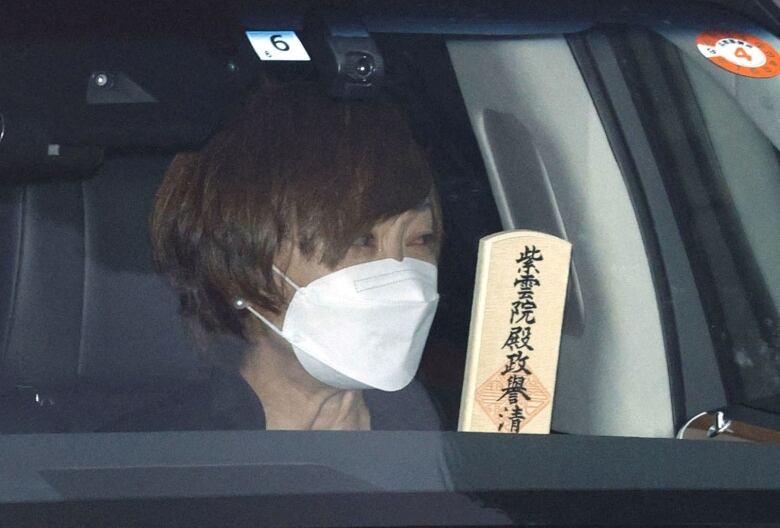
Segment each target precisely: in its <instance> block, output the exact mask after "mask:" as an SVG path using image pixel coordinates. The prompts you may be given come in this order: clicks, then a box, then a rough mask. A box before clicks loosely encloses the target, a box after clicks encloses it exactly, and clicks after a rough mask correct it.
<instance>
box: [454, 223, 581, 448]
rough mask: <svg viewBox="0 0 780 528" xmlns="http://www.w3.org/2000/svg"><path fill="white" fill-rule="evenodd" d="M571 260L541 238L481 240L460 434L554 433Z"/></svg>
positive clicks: (528, 234)
mask: <svg viewBox="0 0 780 528" xmlns="http://www.w3.org/2000/svg"><path fill="white" fill-rule="evenodd" d="M570 261H571V244H570V243H569V242H567V241H565V240H562V239H560V238H557V237H554V236H552V235H547V234H544V233H537V232H534V231H524V230H516V231H504V232H501V233H496V234H494V235H490V236H487V237H485V238H483V239H482V240H480V242H479V258H478V260H477V274H476V283H475V288H474V301H473V304H472V309H471V328H470V334H469V342H468V352H467V356H466V371H465V376H464V380H463V393H462V396H461V405H460V421H459V424H458V430H459V431H476V432H498V433H540V434H546V433H549V432H550V420H551V418H552V403H553V395H554V393H555V375H556V369H557V367H558V349H559V345H560V341H561V325H562V323H563V308H564V303H565V300H566V287H567V284H568V280H569V263H570Z"/></svg>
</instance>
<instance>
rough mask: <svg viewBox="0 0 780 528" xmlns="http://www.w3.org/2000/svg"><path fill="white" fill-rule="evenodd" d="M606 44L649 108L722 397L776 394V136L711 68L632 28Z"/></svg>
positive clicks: (645, 117) (648, 124)
mask: <svg viewBox="0 0 780 528" xmlns="http://www.w3.org/2000/svg"><path fill="white" fill-rule="evenodd" d="M756 38H758V37H756ZM613 42H614V43H615V49H617V50H619V58H620V60H621V61H622V65H623V67H624V71H625V72H626V78H627V81H628V84H629V87H630V89H631V90H632V94H633V95H634V100H635V102H636V104H637V105H638V106H640V107H642V108H646V109H647V111H645V112H642V113H641V118H642V121H643V124H644V126H645V128H646V130H647V131H648V134H649V135H650V136H651V138H652V144H653V148H654V151H655V152H656V157H657V159H659V160H660V161H661V174H662V175H663V177H664V182H665V186H666V189H667V192H668V194H669V196H670V198H671V200H672V201H673V207H674V208H675V215H676V218H677V222H678V226H679V229H680V231H681V233H682V236H683V239H684V240H685V245H686V251H687V254H688V258H689V259H690V261H691V262H692V263H693V270H694V275H695V277H696V284H697V290H698V293H699V296H700V298H701V300H702V304H703V306H704V308H705V311H706V313H707V319H708V322H709V331H710V335H711V338H712V342H713V345H714V346H715V349H716V351H717V355H718V358H719V364H720V371H721V375H722V376H723V380H724V384H725V386H726V388H727V391H728V397H729V399H730V400H731V401H740V402H749V401H751V400H755V399H759V398H765V397H769V396H772V395H776V394H777V393H778V392H780V370H779V369H780V361H779V360H780V356H779V355H778V354H780V349H779V348H778V346H779V345H780V342H778V332H777V321H778V305H779V304H778V300H779V299H780V296H778V291H780V282H778V278H777V274H776V270H777V267H778V265H780V241H778V238H777V236H775V235H774V234H773V231H774V227H773V226H774V225H776V223H777V222H778V220H780V218H778V215H779V214H780V212H779V211H780V210H779V209H778V207H777V204H778V203H780V165H778V159H779V158H778V148H777V143H778V139H780V138H777V137H774V138H773V137H768V136H767V135H766V134H765V132H764V131H762V129H761V128H759V126H758V125H757V124H756V123H755V122H754V119H753V117H752V116H751V115H750V114H748V113H747V111H746V110H745V108H744V107H743V105H742V104H740V101H739V97H740V92H737V94H736V97H735V95H734V94H733V93H729V92H728V91H727V89H726V87H724V86H723V85H722V84H721V83H720V82H718V81H716V79H715V78H714V77H713V71H712V70H713V69H715V70H717V69H718V68H717V67H716V66H715V65H713V64H712V63H711V62H709V61H707V60H701V59H699V60H697V57H696V56H695V55H691V54H689V53H683V52H682V51H680V50H679V49H677V48H676V47H675V46H674V45H672V44H671V43H670V42H669V41H667V40H666V39H664V38H663V37H661V36H658V35H653V34H651V33H648V32H643V31H639V30H630V31H627V32H626V33H624V34H622V35H615V36H613ZM741 42H743V45H744V46H750V47H749V48H744V49H748V50H750V49H756V48H755V47H753V46H751V45H750V44H748V43H745V42H744V41H741ZM735 46H736V47H735V48H734V49H736V50H737V52H738V51H739V49H740V47H739V45H735ZM770 54H771V51H770ZM767 60H769V61H772V60H773V59H772V58H771V57H770V58H768V59H767ZM715 73H718V74H720V73H722V72H721V71H716V72H715ZM762 81H763V82H767V81H766V80H764V79H752V78H744V79H743V81H742V82H745V90H746V91H750V90H751V86H752V85H751V84H750V83H751V82H753V83H755V82H758V83H761V82H762ZM769 82H771V80H769ZM772 108H773V107H772V106H771V105H768V106H767V107H766V108H765V111H766V112H770V113H771V112H772V111H773V110H772Z"/></svg>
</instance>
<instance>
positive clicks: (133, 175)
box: [0, 156, 199, 395]
mask: <svg viewBox="0 0 780 528" xmlns="http://www.w3.org/2000/svg"><path fill="white" fill-rule="evenodd" d="M168 162H169V158H168V157H163V156H159V157H150V156H124V157H115V158H111V159H107V160H106V162H105V163H104V165H103V166H102V167H101V168H100V169H99V171H98V173H97V174H96V175H94V177H92V178H90V179H87V180H83V181H70V182H58V183H36V184H33V183H29V184H26V185H16V186H8V187H4V188H2V190H0V222H2V225H1V226H0V251H2V253H1V254H0V318H1V319H0V332H1V333H0V347H2V348H0V360H1V361H2V363H0V394H6V395H8V394H9V393H11V392H13V391H16V390H18V389H17V388H18V387H19V386H29V387H32V388H33V392H36V391H38V390H41V391H54V392H56V391H66V390H70V389H73V388H75V387H77V386H79V385H90V386H97V387H106V388H111V389H112V390H113V389H121V388H130V387H133V386H139V385H147V384H149V383H155V382H160V383H162V382H164V381H166V380H183V379H191V378H193V377H197V376H198V367H199V363H198V359H197V353H196V348H195V344H194V342H193V340H192V339H191V338H190V337H189V333H188V331H187V328H186V325H185V323H184V322H183V321H182V319H181V318H180V317H179V315H178V300H177V299H176V296H175V294H174V292H173V290H172V289H171V288H170V287H169V286H168V285H167V283H166V281H165V279H164V278H162V277H160V276H158V275H157V274H155V273H154V271H153V265H152V261H151V254H150V247H149V242H148V217H149V212H150V210H151V203H152V199H153V196H154V192H155V190H156V188H157V185H158V184H159V182H160V180H161V177H162V175H163V173H164V171H165V168H166V166H167V164H168Z"/></svg>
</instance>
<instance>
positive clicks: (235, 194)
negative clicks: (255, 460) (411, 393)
mask: <svg viewBox="0 0 780 528" xmlns="http://www.w3.org/2000/svg"><path fill="white" fill-rule="evenodd" d="M428 198H430V199H431V201H432V203H433V212H434V231H435V233H434V235H435V237H436V238H437V239H439V238H440V235H441V214H440V209H439V203H438V199H437V196H436V193H435V191H434V185H433V175H432V170H431V165H430V160H429V157H428V154H427V152H426V151H425V149H424V148H422V147H421V146H420V145H419V144H418V143H417V142H416V141H415V139H414V137H413V133H412V130H411V128H410V125H409V121H408V119H407V116H406V115H405V113H404V112H403V110H402V109H401V108H400V107H399V106H398V105H396V104H391V103H388V102H378V101H372V102H355V101H349V102H347V101H340V100H334V99H330V98H328V97H327V96H325V95H324V94H323V93H321V90H320V88H319V87H318V86H317V85H314V84H308V83H295V84H288V85H284V86H277V87H273V88H265V89H264V90H262V91H261V92H259V93H257V94H256V95H254V96H252V97H251V98H250V99H249V100H248V101H247V102H246V104H245V105H244V106H243V108H242V110H241V111H240V112H238V113H237V115H236V116H235V117H234V118H233V119H232V120H231V121H230V122H228V124H227V125H226V126H225V127H223V128H222V129H221V130H220V131H219V132H218V133H217V134H215V135H214V137H213V138H212V139H211V140H210V141H209V142H208V143H207V144H206V146H205V147H204V148H203V149H202V150H201V151H200V152H198V153H182V154H179V155H177V156H176V157H175V158H174V160H173V162H172V163H171V165H170V167H169V168H168V171H167V172H166V174H165V177H164V180H163V182H162V185H161V186H160V188H159V190H158V192H157V196H156V199H155V203H154V210H153V213H152V217H151V239H152V246H153V251H154V257H155V261H156V263H157V266H158V269H159V270H160V271H161V272H163V273H165V274H166V275H167V276H168V277H169V278H170V280H171V282H172V283H173V285H174V287H175V288H176V289H177V290H178V292H179V294H180V298H181V306H182V312H183V314H184V315H185V316H190V317H194V318H196V319H197V320H198V321H199V322H200V324H201V325H202V326H203V328H204V329H205V330H207V331H208V332H210V333H230V334H234V335H237V336H240V337H242V338H244V339H248V335H247V334H246V325H245V317H246V313H245V312H239V311H236V310H235V309H234V308H233V306H232V299H233V298H234V296H237V295H241V296H243V297H244V298H246V299H247V300H248V301H250V302H251V303H253V304H254V305H255V306H258V307H262V308H264V309H266V310H269V311H272V312H274V313H279V311H280V309H281V307H282V306H283V305H284V298H283V296H282V294H281V292H280V291H279V290H278V288H277V286H276V282H275V281H274V280H273V272H272V269H271V266H272V264H273V259H274V256H275V255H276V254H277V252H278V251H279V250H280V246H281V244H282V243H283V242H284V241H290V240H293V239H294V240H297V242H298V246H299V248H300V250H301V252H302V253H303V254H304V256H307V257H310V256H312V255H314V254H319V255H320V258H321V262H322V263H324V264H325V265H327V266H328V267H331V268H333V267H335V266H336V264H337V263H338V262H339V261H340V260H341V259H342V258H343V257H344V255H345V254H346V252H347V251H348V249H349V247H350V245H351V244H352V243H353V241H354V240H355V239H356V238H358V237H359V236H361V235H362V234H364V233H365V232H367V231H369V230H370V229H371V228H372V226H373V225H375V224H376V223H377V222H381V221H382V220H385V219H387V218H390V217H392V216H395V215H398V214H401V213H403V212H405V211H408V210H410V209H412V208H414V207H416V206H418V205H420V204H421V203H422V202H424V201H425V200H426V199H428ZM232 366H233V367H238V366H240V365H235V364H234V365H232Z"/></svg>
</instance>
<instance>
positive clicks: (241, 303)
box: [233, 297, 247, 310]
mask: <svg viewBox="0 0 780 528" xmlns="http://www.w3.org/2000/svg"><path fill="white" fill-rule="evenodd" d="M246 307H247V304H246V300H245V299H244V298H243V297H234V298H233V308H235V309H236V310H245V309H246Z"/></svg>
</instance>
